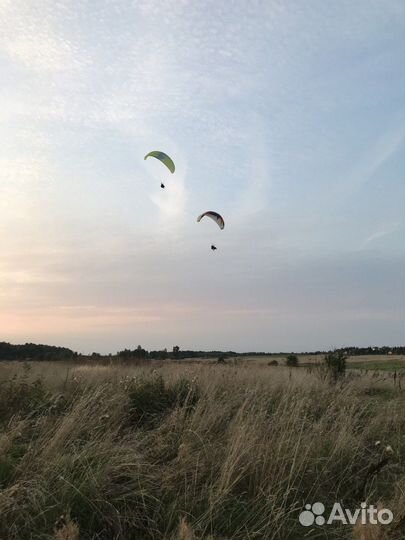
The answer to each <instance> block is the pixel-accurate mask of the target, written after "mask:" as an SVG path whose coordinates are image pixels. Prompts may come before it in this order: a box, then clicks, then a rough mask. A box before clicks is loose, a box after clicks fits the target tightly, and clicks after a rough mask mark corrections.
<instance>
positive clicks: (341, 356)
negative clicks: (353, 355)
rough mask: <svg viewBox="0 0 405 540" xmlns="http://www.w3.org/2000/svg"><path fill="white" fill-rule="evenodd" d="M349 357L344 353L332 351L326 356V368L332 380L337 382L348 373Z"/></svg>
mask: <svg viewBox="0 0 405 540" xmlns="http://www.w3.org/2000/svg"><path fill="white" fill-rule="evenodd" d="M346 359H347V356H346V355H345V353H344V352H343V351H330V352H328V353H327V355H326V356H325V367H326V370H327V372H328V375H329V378H330V380H332V381H333V382H337V380H338V379H340V378H341V377H344V375H345V372H346Z"/></svg>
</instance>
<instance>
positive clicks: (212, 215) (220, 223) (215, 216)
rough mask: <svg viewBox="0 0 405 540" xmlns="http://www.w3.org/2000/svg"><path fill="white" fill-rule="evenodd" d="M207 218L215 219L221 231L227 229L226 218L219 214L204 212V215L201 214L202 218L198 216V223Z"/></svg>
mask: <svg viewBox="0 0 405 540" xmlns="http://www.w3.org/2000/svg"><path fill="white" fill-rule="evenodd" d="M205 216H207V217H209V218H211V219H213V220H214V221H215V223H216V224H217V225H218V227H219V228H220V229H223V228H224V227H225V221H224V218H223V217H222V216H221V215H220V214H218V213H217V212H211V211H210V212H204V213H203V214H201V216H198V218H197V221H201V220H202V218H203V217H205Z"/></svg>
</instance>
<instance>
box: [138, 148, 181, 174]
mask: <svg viewBox="0 0 405 540" xmlns="http://www.w3.org/2000/svg"><path fill="white" fill-rule="evenodd" d="M148 157H154V158H156V159H158V160H159V161H161V162H162V163H163V164H164V165H166V167H167V168H168V169H169V171H170V172H171V173H172V174H173V173H174V171H175V169H176V167H175V165H174V162H173V160H172V158H171V157H169V156H168V155H167V154H165V153H164V152H161V151H160V150H152V152H149V154H146V156H145V157H144V158H143V159H147V158H148Z"/></svg>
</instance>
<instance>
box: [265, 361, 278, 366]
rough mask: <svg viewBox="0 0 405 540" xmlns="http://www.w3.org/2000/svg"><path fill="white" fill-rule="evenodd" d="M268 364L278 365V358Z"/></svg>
mask: <svg viewBox="0 0 405 540" xmlns="http://www.w3.org/2000/svg"><path fill="white" fill-rule="evenodd" d="M267 365H268V366H278V362H277V360H270V362H269V363H268V364H267Z"/></svg>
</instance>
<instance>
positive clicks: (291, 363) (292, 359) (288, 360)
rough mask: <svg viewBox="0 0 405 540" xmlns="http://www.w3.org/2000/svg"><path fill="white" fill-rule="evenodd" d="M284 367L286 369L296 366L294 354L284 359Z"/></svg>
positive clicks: (296, 357)
mask: <svg viewBox="0 0 405 540" xmlns="http://www.w3.org/2000/svg"><path fill="white" fill-rule="evenodd" d="M285 365H286V366H288V367H297V366H298V356H297V355H296V354H289V355H288V356H287V358H286V362H285Z"/></svg>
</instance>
